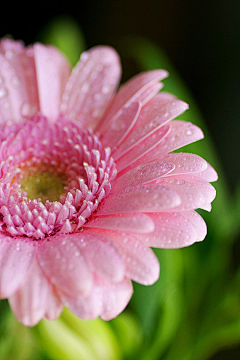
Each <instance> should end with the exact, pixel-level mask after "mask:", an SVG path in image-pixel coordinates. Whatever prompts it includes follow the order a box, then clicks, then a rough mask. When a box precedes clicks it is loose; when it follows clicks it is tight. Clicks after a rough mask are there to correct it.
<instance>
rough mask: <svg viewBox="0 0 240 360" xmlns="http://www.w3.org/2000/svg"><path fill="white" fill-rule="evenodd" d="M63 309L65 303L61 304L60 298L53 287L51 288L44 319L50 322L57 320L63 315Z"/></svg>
mask: <svg viewBox="0 0 240 360" xmlns="http://www.w3.org/2000/svg"><path fill="white" fill-rule="evenodd" d="M63 307H64V306H63V303H62V302H61V300H60V298H59V296H58V295H57V294H56V293H55V291H54V289H53V287H52V286H51V289H50V292H49V296H48V300H47V305H46V311H45V314H44V317H45V318H46V319H48V320H55V319H57V318H58V317H59V316H60V315H61V313H62V311H63Z"/></svg>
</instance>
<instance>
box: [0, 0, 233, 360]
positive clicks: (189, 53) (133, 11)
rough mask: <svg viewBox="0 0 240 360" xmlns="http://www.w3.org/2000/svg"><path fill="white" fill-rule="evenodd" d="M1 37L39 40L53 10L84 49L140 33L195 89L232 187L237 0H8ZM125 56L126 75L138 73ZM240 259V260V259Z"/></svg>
mask: <svg viewBox="0 0 240 360" xmlns="http://www.w3.org/2000/svg"><path fill="white" fill-rule="evenodd" d="M8 7H9V9H7V11H5V14H6V17H5V19H4V20H3V21H1V25H0V32H1V33H0V36H1V37H2V36H4V35H6V34H10V35H12V36H13V37H14V38H15V39H23V40H24V42H25V43H26V44H30V43H33V42H34V41H36V40H38V39H40V34H41V31H42V29H43V27H44V25H46V24H47V23H48V22H49V21H51V20H52V19H53V18H55V17H56V16H62V15H67V16H70V17H71V18H72V19H73V20H75V21H77V23H78V24H79V25H80V27H81V29H82V31H83V34H84V36H85V41H86V48H89V47H92V46H94V45H98V44H107V45H112V46H114V47H115V48H116V49H117V50H119V52H120V53H121V44H122V40H123V38H124V37H126V36H129V35H135V36H143V37H144V38H147V39H149V40H151V41H153V42H155V43H156V44H157V45H158V46H160V48H161V49H162V50H163V51H164V52H165V53H166V54H167V56H168V57H169V59H170V60H171V62H172V64H173V65H174V67H175V68H176V70H177V71H178V73H179V75H180V76H181V78H182V79H183V80H184V82H185V84H186V85H187V86H188V88H189V89H190V91H191V92H192V94H193V96H194V98H195V100H196V102H197V104H198V106H199V108H200V111H201V112H202V115H203V118H204V120H205V122H206V125H207V127H208V129H209V131H210V134H211V136H212V138H213V141H214V144H215V146H216V149H217V152H218V155H219V157H220V161H221V164H222V167H223V170H224V171H225V174H226V177H227V180H228V183H229V188H230V190H232V191H234V190H235V188H236V186H237V184H238V183H239V178H240V166H239V163H240V159H239V153H240V145H239V133H240V122H239V118H240V101H239V94H240V74H239V69H238V68H239V60H240V52H239V49H240V46H239V45H240V22H239V15H240V2H239V1H236V0H213V1H209V2H208V1H203V2H200V1H191V0H182V1H178V0H163V1H161V0H160V1H158V0H153V1H148V2H147V1H144V0H138V1H137V0H123V1H117V0H104V1H101V0H95V1H94V0H88V1H76V0H75V1H74V0H69V1H68V2H63V1H60V2H58V3H56V2H48V3H47V2H46V3H45V2H44V1H43V2H41V3H39V5H36V4H32V6H30V7H29V6H26V5H22V4H21V3H18V4H17V5H16V6H15V5H14V12H16V13H17V14H18V17H17V18H16V17H14V16H12V9H10V6H9V5H8V4H7V8H8ZM138 71H139V69H138V68H137V65H136V64H135V63H133V61H131V60H128V59H123V72H124V77H123V81H125V80H127V79H128V78H129V77H130V76H132V75H134V74H135V73H137V72H138ZM237 260H239V259H237ZM239 354H240V349H238V348H235V349H232V350H231V351H221V352H220V353H218V354H217V355H215V356H214V357H213V358H212V359H214V360H224V359H238V358H239Z"/></svg>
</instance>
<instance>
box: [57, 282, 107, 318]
mask: <svg viewBox="0 0 240 360" xmlns="http://www.w3.org/2000/svg"><path fill="white" fill-rule="evenodd" d="M61 300H62V301H63V303H64V305H65V306H66V307H67V308H68V309H69V310H70V311H71V312H72V313H73V314H75V315H77V316H78V317H80V318H82V319H84V320H93V319H96V318H97V317H98V316H99V315H100V314H101V311H102V291H101V289H99V288H98V287H97V286H96V285H95V284H94V285H93V287H92V289H91V293H90V294H89V295H88V296H78V297H74V296H70V295H66V294H62V295H61Z"/></svg>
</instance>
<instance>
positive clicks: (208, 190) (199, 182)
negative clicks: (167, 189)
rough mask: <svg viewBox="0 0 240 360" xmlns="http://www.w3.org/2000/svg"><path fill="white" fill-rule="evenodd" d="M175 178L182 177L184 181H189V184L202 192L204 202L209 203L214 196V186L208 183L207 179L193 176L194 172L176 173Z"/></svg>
mask: <svg viewBox="0 0 240 360" xmlns="http://www.w3.org/2000/svg"><path fill="white" fill-rule="evenodd" d="M174 177H175V178H176V179H178V180H179V179H182V180H184V181H186V182H190V183H191V184H194V186H196V187H197V188H198V189H199V190H200V191H201V192H202V194H203V196H204V198H205V204H209V203H211V202H212V201H213V200H214V199H215V197H216V190H215V188H214V187H213V186H212V185H211V184H209V182H208V181H206V180H204V179H201V178H199V177H198V176H195V174H193V175H190V174H185V175H178V176H174Z"/></svg>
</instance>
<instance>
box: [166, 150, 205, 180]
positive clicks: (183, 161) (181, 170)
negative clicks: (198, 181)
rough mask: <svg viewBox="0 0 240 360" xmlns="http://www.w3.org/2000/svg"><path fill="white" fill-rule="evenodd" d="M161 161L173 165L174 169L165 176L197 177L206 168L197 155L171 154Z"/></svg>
mask: <svg viewBox="0 0 240 360" xmlns="http://www.w3.org/2000/svg"><path fill="white" fill-rule="evenodd" d="M162 159H163V160H165V161H167V162H169V163H171V164H173V165H174V169H173V170H172V171H170V172H169V173H168V174H167V175H166V176H168V175H169V176H173V175H174V176H175V175H181V174H193V175H195V176H198V173H202V172H203V171H204V170H205V169H206V168H207V162H206V161H205V160H204V159H203V158H201V157H200V156H198V155H195V154H190V153H173V154H167V155H164V156H163V157H162Z"/></svg>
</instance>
